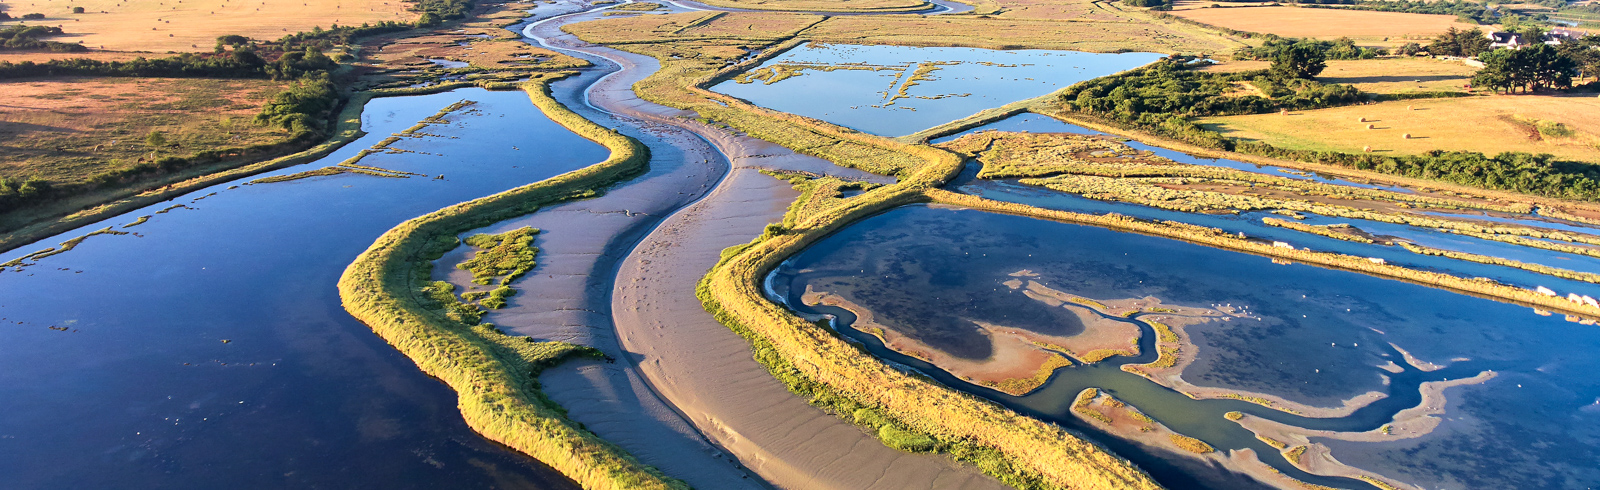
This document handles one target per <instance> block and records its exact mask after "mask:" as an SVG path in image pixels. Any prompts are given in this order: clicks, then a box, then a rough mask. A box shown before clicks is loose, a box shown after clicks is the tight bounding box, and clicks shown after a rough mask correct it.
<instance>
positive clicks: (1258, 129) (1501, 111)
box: [1196, 94, 1600, 162]
mask: <svg viewBox="0 0 1600 490" xmlns="http://www.w3.org/2000/svg"><path fill="white" fill-rule="evenodd" d="M1408 108H1409V109H1408ZM1363 117H1365V118H1367V121H1368V122H1360V121H1359V119H1360V118H1363ZM1540 121H1543V122H1544V123H1543V124H1541V123H1540ZM1196 122H1197V124H1200V125H1201V126H1203V127H1205V128H1207V129H1212V130H1215V131H1219V132H1221V133H1223V134H1224V135H1227V136H1232V137H1240V138H1246V139H1251V140H1257V141H1262V142H1265V143H1268V144H1271V145H1273V146H1278V147H1282V148H1290V149H1301V150H1319V151H1321V150H1331V151H1341V152H1347V153H1361V152H1362V151H1363V149H1364V147H1366V146H1371V147H1372V149H1373V151H1374V152H1379V153H1393V154H1406V155H1410V154H1418V153H1423V152H1427V151H1430V150H1464V151H1477V152H1482V153H1484V154H1488V155H1494V154H1498V153H1500V152H1505V151H1522V152H1529V153H1550V154H1552V155H1556V156H1558V157H1561V158H1565V159H1572V160H1577V161H1585V162H1600V98H1596V97H1595V96H1594V94H1572V95H1559V94H1558V95H1492V96H1476V97H1462V98H1451V99H1427V100H1410V101H1391V102H1382V103H1378V104H1373V105H1357V106H1349V107H1337V108H1332V109H1320V110H1315V111H1300V112H1293V113H1290V114H1289V115H1287V116H1284V115H1279V114H1255V115H1245V116H1228V117H1210V118H1202V119H1200V120H1198V121H1196ZM1369 124H1370V125H1372V126H1373V127H1374V128H1375V129H1367V125H1369ZM1555 124H1560V125H1561V127H1564V128H1565V129H1564V130H1563V129H1560V127H1556V126H1554V125H1555ZM1541 125H1542V126H1544V127H1545V128H1546V129H1545V130H1544V131H1541V130H1540V126H1541ZM1405 134H1410V135H1412V138H1411V139H1405V138H1403V135H1405Z"/></svg>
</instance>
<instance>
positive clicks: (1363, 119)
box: [1356, 116, 1367, 122]
mask: <svg viewBox="0 0 1600 490" xmlns="http://www.w3.org/2000/svg"><path fill="white" fill-rule="evenodd" d="M1356 122H1367V118H1366V117H1365V116H1363V117H1362V118H1361V119H1357V120H1356Z"/></svg>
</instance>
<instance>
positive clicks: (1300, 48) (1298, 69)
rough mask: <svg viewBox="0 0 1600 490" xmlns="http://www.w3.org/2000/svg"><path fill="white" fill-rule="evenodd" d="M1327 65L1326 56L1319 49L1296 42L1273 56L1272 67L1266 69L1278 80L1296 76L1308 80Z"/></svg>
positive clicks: (1295, 77) (1292, 78) (1290, 78)
mask: <svg viewBox="0 0 1600 490" xmlns="http://www.w3.org/2000/svg"><path fill="white" fill-rule="evenodd" d="M1327 67H1328V63H1327V57H1326V56H1324V55H1323V54H1322V52H1321V51H1318V50H1317V49H1316V48H1314V47H1311V46H1305V45H1298V44H1297V45H1294V46H1290V47H1289V48H1287V49H1284V50H1282V51H1279V52H1278V54H1277V55H1275V56H1273V57H1272V68H1270V69H1268V70H1267V71H1268V73H1270V74H1271V75H1272V77H1273V78H1276V79H1278V80H1294V79H1298V78H1303V79H1308V80H1309V79H1311V78H1313V77H1316V76H1317V74H1318V73H1322V69H1324V68H1327Z"/></svg>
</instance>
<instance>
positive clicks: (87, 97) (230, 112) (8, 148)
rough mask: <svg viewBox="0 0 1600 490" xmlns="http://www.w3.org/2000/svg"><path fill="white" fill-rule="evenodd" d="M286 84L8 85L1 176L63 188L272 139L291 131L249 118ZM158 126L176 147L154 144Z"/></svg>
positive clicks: (0, 123)
mask: <svg viewBox="0 0 1600 490" xmlns="http://www.w3.org/2000/svg"><path fill="white" fill-rule="evenodd" d="M287 85H288V82H275V81H270V80H208V79H172V78H64V79H50V80H44V81H40V80H22V81H11V82H6V83H0V93H5V94H6V97H5V100H6V108H5V110H4V111H0V177H4V178H11V179H18V180H21V179H23V178H25V177H33V176H37V177H42V178H45V179H47V180H50V181H51V182H54V183H57V184H70V183H79V182H83V181H84V180H86V179H87V178H88V177H89V176H92V175H94V174H98V173H101V172H105V171H107V170H113V169H116V168H121V167H125V166H131V165H134V164H136V163H138V162H139V161H140V160H141V159H147V158H149V157H150V155H151V154H152V153H154V154H155V155H157V156H158V157H166V156H186V155H189V154H192V153H194V152H196V151H200V150H206V149H215V148H226V147H244V146H250V145H256V144H263V143H273V142H276V141H278V140H281V139H284V138H285V137H286V136H287V134H286V133H285V132H284V130H282V129H280V128H270V127H265V126H258V125H255V124H252V123H251V118H252V117H254V116H255V115H256V113H257V112H259V111H260V110H261V106H262V105H263V104H264V103H265V102H266V101H267V100H268V99H269V98H270V97H271V96H272V95H273V94H275V93H277V92H278V91H279V90H282V89H283V88H284V87H286V86H287ZM151 131H160V132H161V133H163V135H164V137H165V139H166V140H167V141H168V144H167V145H165V146H160V147H153V146H151V145H149V144H148V143H147V142H146V137H147V136H148V135H149V133H150V132H151Z"/></svg>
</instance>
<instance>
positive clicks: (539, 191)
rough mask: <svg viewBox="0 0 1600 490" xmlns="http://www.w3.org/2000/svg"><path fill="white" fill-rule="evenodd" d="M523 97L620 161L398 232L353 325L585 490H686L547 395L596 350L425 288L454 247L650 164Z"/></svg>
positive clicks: (377, 252) (359, 263)
mask: <svg viewBox="0 0 1600 490" xmlns="http://www.w3.org/2000/svg"><path fill="white" fill-rule="evenodd" d="M523 87H524V89H525V90H527V91H528V94H529V97H530V98H531V99H532V100H533V102H534V104H535V105H537V106H538V107H539V108H540V109H541V110H543V111H544V112H545V114H546V115H548V116H549V117H550V118H551V119H553V120H555V121H557V122H558V123H560V124H562V125H563V126H566V127H567V128H568V129H571V130H572V131H573V132H576V133H578V134H580V135H583V136H584V137H586V138H589V139H591V140H594V141H597V142H599V143H601V144H603V145H605V146H606V147H607V148H610V149H611V157H610V158H608V159H607V160H606V161H604V162H601V163H599V164H596V165H593V166H590V167H586V168H583V169H580V170H575V171H572V172H568V173H565V174H562V175H559V176H556V177H553V178H550V179H547V180H543V181H540V182H536V183H533V184H529V185H526V186H522V187H518V188H515V189H512V190H509V191H505V192H502V193H499V194H495V195H492V196H488V197H483V198H479V199H475V200H472V201H468V202H464V203H461V204H456V205H454V206H450V207H447V208H444V209H441V210H439V211H435V212H433V213H429V214H427V215H424V216H421V217H418V218H414V219H412V220H409V221H406V222H405V223H402V224H400V225H399V226H396V227H395V228H394V229H391V230H389V231H388V232H387V233H384V234H383V236H381V237H379V238H378V240H377V242H375V243H374V244H373V245H372V246H371V247H370V248H368V249H367V250H366V251H365V252H363V253H362V254H361V255H360V256H359V257H357V259H356V261H355V262H354V263H352V264H351V265H350V267H349V268H347V269H345V272H344V275H343V276H342V277H340V279H339V294H340V297H341V298H342V299H343V301H344V305H345V308H346V309H347V310H349V311H350V313H351V314H352V315H354V316H355V317H356V318H358V319H360V320H361V321H362V322H364V323H366V324H367V325H368V326H370V327H372V329H373V330H374V331H375V332H377V333H378V334H379V336H381V337H383V338H384V340H386V341H388V342H389V343H390V345H393V346H394V347H395V348H397V349H399V350H400V351H401V352H403V353H405V354H406V356H407V357H410V358H411V359H412V360H413V361H414V362H416V363H417V366H418V367H420V368H422V370H423V371H424V372H426V373H428V374H429V375H432V376H434V377H437V378H439V379H440V380H443V381H444V382H445V383H446V384H448V385H450V387H451V388H452V389H454V390H456V392H457V394H458V396H459V400H460V401H459V406H460V409H461V412H462V415H463V416H464V417H465V418H466V421H467V424H468V425H469V426H471V427H472V428H473V430H476V431H478V432H479V433H481V434H483V435H484V436H485V437H488V438H490V439H493V440H495V441H497V442H500V443H502V444H505V445H507V446H511V447H512V448H515V449H517V450H518V451H521V452H523V453H526V454H528V455H530V456H533V457H534V458H537V459H539V460H540V461H542V462H544V463H545V464H548V465H550V466H551V467H553V468H555V469H556V470H558V471H560V472H562V474H565V475H567V476H568V477H570V478H572V479H574V480H576V481H578V482H579V483H580V484H582V485H583V486H584V487H585V488H602V489H611V488H687V485H685V484H683V483H682V482H681V481H677V480H675V479H672V478H670V477H667V476H665V475H663V474H662V473H661V472H660V471H658V470H656V469H654V468H652V467H649V466H647V465H645V464H643V463H641V462H639V461H638V460H637V459H635V458H634V457H632V456H631V455H628V454H627V453H626V452H624V451H623V450H622V449H621V448H618V447H617V446H615V445H613V444H611V443H609V442H606V441H603V440H601V439H600V438H599V437H597V436H595V435H594V434H593V433H590V432H589V431H588V430H586V429H584V428H582V427H581V426H580V425H578V424H577V423H575V422H573V421H572V420H570V419H568V418H567V417H566V416H565V412H564V411H563V410H562V409H561V408H560V407H559V406H557V405H556V404H555V403H553V402H551V401H550V400H549V399H547V398H545V397H544V396H543V395H542V394H541V393H540V392H539V389H538V386H539V385H538V380H537V375H538V372H539V370H540V369H542V368H544V367H547V366H550V365H553V364H554V363H556V362H559V361H560V360H562V359H565V358H567V357H572V356H578V355H598V351H596V350H594V349H592V348H586V347H579V346H574V345H571V344H566V343H562V342H533V341H532V339H529V338H525V337H524V338H520V339H519V338H516V337H511V336H507V335H504V334H503V333H501V332H499V331H498V330H497V329H495V328H494V327H493V326H492V325H487V324H475V319H471V318H466V317H463V316H462V315H450V314H449V313H450V312H454V311H458V309H459V307H457V306H456V305H461V304H462V303H460V302H459V301H458V300H456V298H455V296H454V295H453V294H450V295H448V302H446V301H441V300H444V299H445V295H440V294H436V293H438V291H437V290H428V289H426V286H427V284H425V283H426V282H427V278H428V272H427V271H428V270H429V268H430V267H431V262H432V261H433V260H436V259H437V258H438V257H440V256H442V255H443V254H444V253H445V252H447V251H448V250H449V249H451V248H454V247H455V246H456V244H457V238H456V236H457V235H458V234H460V233H462V232H465V231H467V230H471V229H473V228H477V227H481V226H484V225H487V224H490V223H494V222H498V221H502V220H505V219H508V218H511V217H515V216H520V215H524V214H527V213H530V212H533V211H535V210H537V209H538V208H539V207H541V206H544V205H548V204H552V203H556V202H560V201H565V200H571V199H581V198H585V197H591V196H594V195H596V194H597V193H598V192H599V191H600V189H603V188H604V187H606V186H608V185H611V184H612V183H615V182H618V181H620V180H622V179H625V178H627V177H629V176H632V175H636V174H638V173H640V172H643V171H644V170H645V167H646V165H648V163H649V156H648V149H647V148H645V147H644V146H643V145H642V144H640V143H639V142H637V141H635V140H633V139H632V138H628V137H626V136H622V135H620V134H618V133H616V132H614V131H612V130H609V129H606V128H604V127H601V126H599V125H597V124H594V123H593V122H590V121H588V120H586V119H583V117H581V116H579V115H577V114H576V113H573V112H571V111H570V110H567V109H566V108H565V107H562V106H561V105H560V104H559V103H557V102H556V101H555V100H554V99H552V98H551V97H550V96H549V95H548V94H547V93H546V92H545V90H547V88H546V86H545V85H544V84H542V83H537V84H528V85H524V86H523ZM445 292H446V293H448V292H449V291H445ZM441 303H444V304H441ZM452 316H454V317H455V318H452ZM464 320H465V321H464Z"/></svg>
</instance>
